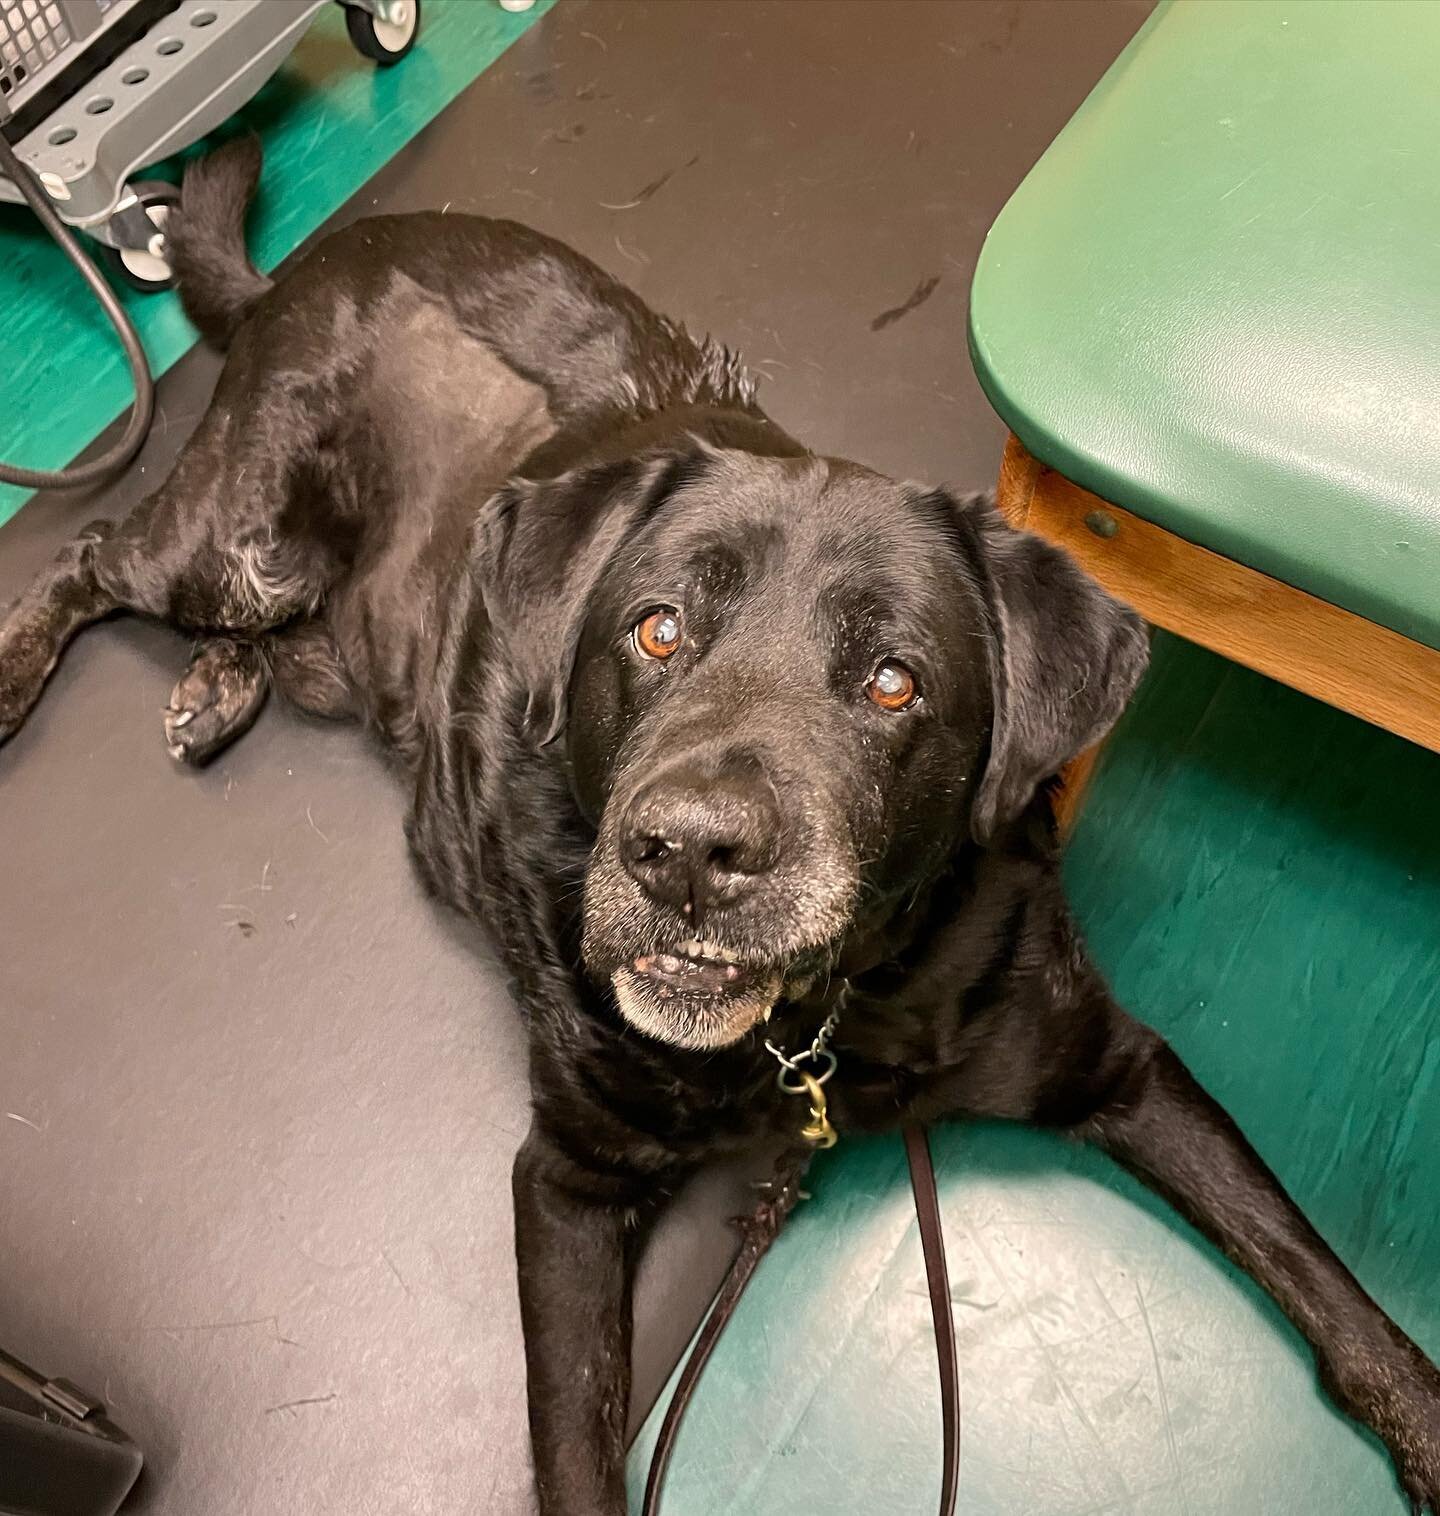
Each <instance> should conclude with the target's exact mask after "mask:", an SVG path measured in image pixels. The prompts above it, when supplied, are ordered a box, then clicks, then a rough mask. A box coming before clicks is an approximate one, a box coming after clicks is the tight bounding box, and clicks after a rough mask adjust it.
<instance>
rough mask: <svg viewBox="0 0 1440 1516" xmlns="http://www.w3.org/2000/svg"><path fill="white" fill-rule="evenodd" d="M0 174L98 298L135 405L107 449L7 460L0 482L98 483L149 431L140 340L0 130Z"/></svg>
mask: <svg viewBox="0 0 1440 1516" xmlns="http://www.w3.org/2000/svg"><path fill="white" fill-rule="evenodd" d="M0 173H3V174H4V175H5V176H6V177H7V178H8V179H9V180H10V181H11V183H13V184H14V185H15V187H16V188H17V189H18V190H19V191H20V193H21V194H22V195H24V197H25V199H26V201H27V202H28V204H29V206H30V209H31V210H33V211H34V212H35V214H36V215H37V216H38V217H39V218H40V224H41V225H42V226H43V227H44V228H45V230H46V231H47V232H49V233H50V235H51V237H53V238H54V239H55V242H56V244H57V245H58V246H59V248H60V250H61V252H63V253H64V254H65V256H66V257H67V258H68V259H69V260H70V262H71V263H73V264H74V265H75V268H76V269H77V271H78V272H79V274H80V277H81V278H82V279H83V280H84V281H85V282H86V284H88V285H89V286H90V289H91V291H92V292H93V294H94V296H95V298H96V299H97V300H98V301H99V302H100V308H101V309H102V310H103V311H104V312H105V314H106V316H107V317H108V318H109V320H110V324H111V326H113V327H114V328H115V333H116V335H117V336H118V337H119V338H120V345H121V346H122V347H123V348H124V349H125V356H126V358H127V359H128V360H129V363H130V378H131V381H132V383H133V384H134V386H135V403H134V405H132V406H131V408H130V420H129V421H128V422H127V423H126V426H125V434H124V435H123V436H122V437H121V438H120V440H119V441H118V442H117V443H116V444H115V445H114V447H111V448H107V449H106V450H105V451H104V452H103V453H102V454H101V455H100V456H99V457H98V458H92V459H91V460H90V462H89V463H78V464H75V465H74V466H73V467H71V468H62V469H40V468H19V467H17V466H16V465H13V464H9V463H0V483H4V484H18V485H21V486H23V487H24V488H26V489H34V490H47V489H48V490H56V489H73V488H74V487H75V486H76V485H81V484H99V483H101V482H103V481H104V480H106V479H110V478H112V477H113V476H114V475H116V474H118V473H119V472H120V470H121V469H123V468H124V467H125V465H126V464H127V463H129V462H130V460H131V459H132V458H133V457H134V456H135V454H136V453H138V452H139V451H140V445H141V443H143V442H144V441H145V437H146V435H147V433H148V432H149V430H150V421H151V418H152V417H153V416H154V414H155V381H154V379H152V378H151V376H150V365H149V363H148V362H147V361H146V358H145V349H144V348H143V347H142V346H141V344H140V334H139V333H138V332H137V331H136V330H135V325H134V323H133V322H132V321H131V320H130V317H129V316H127V315H126V314H125V308H124V306H122V305H121V304H120V301H119V299H118V298H117V296H116V294H115V291H114V290H112V289H111V288H110V286H109V285H108V284H107V283H106V282H105V278H104V276H103V275H102V274H101V273H100V271H99V270H98V269H97V268H96V267H95V265H94V264H93V263H92V262H91V261H90V259H89V258H88V257H87V256H86V254H85V251H84V249H83V248H82V247H81V246H80V244H79V242H78V241H77V240H76V238H75V234H74V233H73V232H72V231H71V230H70V228H69V227H68V226H66V225H65V223H64V222H63V221H62V220H61V219H60V217H59V216H57V215H56V214H55V208H54V206H52V205H51V204H50V197H49V195H47V194H46V193H45V190H44V188H43V187H42V186H41V184H40V182H39V181H38V180H37V179H36V177H35V175H34V174H33V173H32V172H31V171H30V169H29V168H27V167H26V165H25V164H23V163H21V162H20V160H19V159H18V158H17V157H16V156H15V150H14V148H12V147H11V146H10V144H9V143H8V142H7V141H6V140H5V137H4V135H3V134H0Z"/></svg>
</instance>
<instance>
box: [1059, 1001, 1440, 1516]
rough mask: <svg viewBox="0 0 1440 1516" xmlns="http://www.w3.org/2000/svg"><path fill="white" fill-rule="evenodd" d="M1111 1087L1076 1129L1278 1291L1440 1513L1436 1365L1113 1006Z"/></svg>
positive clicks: (1409, 1478) (1340, 1386)
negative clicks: (1115, 1056)
mask: <svg viewBox="0 0 1440 1516" xmlns="http://www.w3.org/2000/svg"><path fill="white" fill-rule="evenodd" d="M1115 1017H1116V1021H1115V1024H1116V1038H1115V1042H1114V1044H1112V1052H1114V1051H1116V1050H1117V1049H1119V1048H1124V1049H1125V1051H1124V1053H1123V1055H1122V1060H1121V1069H1122V1074H1121V1078H1120V1080H1119V1083H1118V1085H1117V1087H1116V1093H1115V1095H1114V1096H1113V1097H1112V1098H1111V1099H1110V1100H1109V1101H1108V1102H1107V1104H1106V1105H1105V1106H1104V1107H1103V1108H1102V1109H1101V1110H1100V1111H1099V1112H1098V1113H1097V1114H1096V1115H1095V1116H1094V1117H1093V1118H1092V1119H1091V1120H1090V1121H1089V1122H1088V1123H1087V1124H1086V1125H1085V1127H1083V1128H1082V1129H1081V1131H1082V1135H1084V1136H1086V1137H1088V1138H1089V1139H1090V1140H1092V1141H1093V1142H1095V1143H1096V1144H1098V1145H1099V1146H1100V1147H1102V1148H1103V1149H1105V1150H1106V1151H1107V1152H1109V1153H1110V1154H1111V1155H1112V1156H1113V1157H1114V1158H1116V1159H1117V1160H1118V1161H1119V1162H1120V1163H1121V1164H1123V1165H1124V1166H1125V1167H1126V1168H1127V1169H1129V1170H1131V1172H1133V1173H1134V1174H1135V1175H1137V1176H1138V1177H1139V1178H1140V1179H1141V1180H1143V1181H1144V1182H1145V1183H1146V1184H1147V1185H1149V1186H1150V1188H1151V1189H1153V1190H1156V1191H1157V1192H1158V1193H1159V1194H1161V1195H1163V1196H1164V1197H1165V1198H1166V1199H1167V1200H1169V1201H1170V1202H1171V1203H1172V1204H1173V1205H1174V1206H1175V1207H1176V1208H1177V1209H1178V1210H1179V1211H1180V1212H1181V1214H1182V1215H1184V1216H1185V1217H1186V1218H1187V1219H1188V1220H1189V1221H1191V1222H1192V1223H1193V1224H1194V1225H1195V1226H1196V1227H1198V1228H1199V1229H1200V1231H1202V1232H1203V1233H1205V1234H1206V1236H1208V1237H1209V1238H1210V1239H1211V1241H1213V1242H1215V1243H1216V1244H1217V1245H1218V1246H1219V1247H1221V1248H1222V1249H1223V1250H1224V1251H1225V1253H1226V1254H1228V1255H1229V1257H1230V1258H1232V1259H1233V1260H1234V1261H1235V1262H1236V1263H1237V1264H1239V1265H1240V1267H1241V1268H1243V1269H1244V1270H1245V1272H1246V1273H1247V1274H1249V1275H1250V1276H1251V1277H1252V1278H1254V1279H1255V1280H1256V1281H1257V1282H1258V1283H1260V1284H1261V1285H1263V1286H1264V1288H1265V1289H1266V1290H1268V1291H1269V1292H1270V1294H1271V1295H1272V1296H1274V1298H1275V1300H1276V1301H1277V1302H1278V1303H1279V1305H1280V1307H1281V1309H1282V1310H1283V1311H1284V1312H1285V1314H1286V1315H1287V1316H1289V1318H1290V1319H1291V1321H1293V1322H1294V1323H1295V1325H1296V1326H1297V1327H1298V1328H1299V1329H1300V1331H1301V1332H1302V1333H1303V1334H1304V1335H1305V1337H1306V1338H1307V1340H1308V1341H1309V1342H1310V1344H1311V1346H1312V1347H1313V1348H1314V1349H1315V1353H1316V1357H1317V1359H1318V1361H1319V1367H1320V1374H1321V1377H1322V1379H1323V1380H1324V1382H1325V1385H1326V1387H1327V1388H1328V1389H1329V1391H1330V1393H1331V1394H1332V1395H1333V1396H1334V1397H1335V1399H1336V1401H1337V1402H1338V1403H1339V1404H1340V1405H1341V1406H1342V1407H1343V1408H1344V1409H1345V1410H1346V1411H1347V1412H1349V1414H1350V1415H1352V1416H1354V1417H1355V1418H1356V1419H1357V1420H1359V1421H1362V1422H1364V1423H1365V1424H1366V1425H1368V1426H1369V1427H1370V1428H1371V1429H1372V1430H1373V1431H1374V1432H1375V1433H1376V1434H1377V1435H1378V1436H1379V1437H1380V1439H1381V1440H1382V1441H1383V1442H1384V1443H1385V1445H1386V1447H1387V1448H1388V1449H1389V1450H1390V1455H1391V1457H1392V1458H1393V1459H1394V1460H1395V1465H1396V1468H1397V1470H1398V1472H1399V1475H1400V1480H1401V1483H1402V1484H1403V1485H1404V1487H1405V1490H1406V1493H1407V1494H1408V1495H1409V1497H1410V1499H1411V1502H1412V1504H1413V1505H1414V1507H1415V1509H1416V1510H1417V1511H1433V1512H1440V1373H1437V1371H1436V1369H1435V1366H1434V1365H1433V1364H1432V1363H1431V1362H1430V1361H1429V1360H1428V1359H1427V1358H1426V1357H1425V1355H1424V1354H1423V1353H1422V1352H1421V1351H1420V1349H1419V1348H1418V1347H1417V1346H1416V1345H1415V1344H1414V1343H1413V1342H1412V1341H1411V1340H1410V1339H1409V1338H1408V1337H1407V1336H1406V1335H1405V1334H1404V1332H1402V1331H1401V1330H1400V1328H1399V1327H1397V1326H1396V1325H1395V1323H1394V1322H1393V1321H1391V1320H1390V1318H1389V1317H1388V1316H1386V1315H1385V1313H1384V1312H1383V1311H1382V1310H1381V1309H1380V1307H1379V1306H1377V1305H1376V1304H1375V1302H1374V1301H1373V1300H1371V1299H1370V1297H1369V1296H1368V1295H1367V1294H1366V1293H1365V1291H1364V1290H1363V1289H1361V1287H1360V1285H1359V1284H1358V1283H1357V1282H1356V1280H1355V1278H1354V1276H1353V1275H1352V1274H1351V1273H1350V1272H1349V1270H1348V1269H1347V1268H1346V1267H1345V1265H1344V1264H1342V1263H1341V1262H1340V1260H1339V1259H1338V1258H1337V1257H1336V1256H1335V1254H1334V1253H1333V1252H1331V1250H1330V1249H1329V1247H1327V1246H1326V1244H1325V1242H1324V1240H1323V1239H1322V1238H1321V1237H1320V1235H1319V1234H1318V1233H1317V1232H1316V1231H1315V1229H1314V1227H1312V1226H1311V1225H1310V1223H1309V1222H1308V1221H1307V1220H1306V1219H1305V1217H1304V1216H1303V1215H1302V1214H1301V1212H1300V1209H1299V1207H1298V1206H1296V1205H1295V1203H1294V1202H1293V1201H1292V1200H1291V1199H1290V1197H1289V1196H1288V1195H1287V1194H1286V1193H1285V1191H1284V1190H1283V1189H1282V1188H1281V1186H1280V1182H1279V1181H1278V1180H1277V1179H1276V1178H1275V1176H1274V1175H1273V1174H1272V1173H1271V1172H1270V1170H1269V1169H1268V1168H1266V1166H1265V1164H1264V1163H1263V1162H1262V1161H1261V1159H1260V1158H1259V1156H1258V1155H1257V1154H1256V1152H1255V1151H1254V1149H1253V1148H1251V1146H1250V1144H1249V1143H1248V1142H1247V1141H1246V1140H1245V1138H1244V1137H1243V1136H1242V1135H1241V1133H1240V1131H1239V1129H1238V1128H1237V1127H1236V1125H1235V1123H1234V1122H1233V1121H1232V1120H1231V1119H1230V1118H1229V1116H1227V1115H1226V1114H1225V1112H1224V1111H1223V1110H1221V1108H1220V1107H1219V1106H1218V1105H1217V1104H1216V1103H1215V1101H1213V1100H1212V1099H1211V1098H1210V1096H1209V1095H1207V1094H1206V1093H1205V1091H1204V1090H1203V1089H1201V1087H1200V1085H1199V1084H1198V1083H1197V1082H1196V1081H1195V1079H1194V1077H1193V1076H1192V1075H1191V1074H1190V1072H1189V1070H1188V1069H1186V1067H1185V1066H1184V1064H1183V1063H1181V1061H1180V1059H1179V1058H1178V1057H1177V1056H1176V1055H1175V1053H1174V1052H1173V1051H1172V1050H1171V1049H1170V1048H1169V1047H1168V1046H1167V1045H1166V1044H1165V1043H1164V1042H1163V1041H1162V1040H1161V1039H1160V1038H1159V1037H1158V1036H1157V1035H1156V1034H1155V1033H1153V1032H1151V1031H1149V1030H1148V1029H1146V1028H1142V1027H1140V1026H1139V1025H1138V1024H1137V1023H1135V1022H1133V1021H1131V1020H1130V1019H1129V1018H1128V1017H1125V1016H1124V1015H1123V1013H1121V1012H1116V1013H1115Z"/></svg>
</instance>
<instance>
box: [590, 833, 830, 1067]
mask: <svg viewBox="0 0 1440 1516" xmlns="http://www.w3.org/2000/svg"><path fill="white" fill-rule="evenodd" d="M617 833H618V828H617V826H616V825H615V824H614V823H613V822H612V821H610V820H609V819H608V817H607V821H606V822H604V823H602V826H601V831H600V836H599V838H598V840H597V843H596V847H595V850H594V853H593V854H592V856H591V860H590V865H589V868H588V870H587V873H586V879H585V904H584V940H583V947H582V951H583V956H584V959H585V963H586V966H587V967H588V968H589V970H590V972H591V973H592V974H594V975H595V976H596V978H599V979H608V980H609V982H610V984H611V986H612V988H613V990H614V993H615V999H616V1004H617V1005H618V1007H619V1010H620V1012H621V1014H622V1015H623V1016H624V1017H625V1019H626V1020H627V1021H629V1022H630V1023H631V1025H633V1026H634V1027H636V1028H637V1029H638V1030H639V1031H642V1032H644V1033H645V1034H646V1035H648V1036H651V1037H655V1038H657V1039H659V1040H660V1041H663V1042H667V1043H670V1044H672V1045H674V1046H677V1047H685V1048H694V1049H708V1048H716V1047H724V1046H727V1045H729V1044H730V1043H733V1042H736V1041H738V1040H739V1039H740V1038H741V1037H743V1036H744V1035H745V1034H746V1033H747V1032H748V1031H750V1030H751V1029H752V1028H753V1027H755V1026H756V1025H757V1024H758V1023H760V1022H761V1021H762V1020H764V1019H765V1018H766V1017H768V1015H769V1014H770V1012H771V1010H772V1009H773V1008H774V1006H775V1004H776V1003H777V1001H779V1000H780V999H781V998H782V996H783V995H784V994H785V992H786V991H787V989H788V990H790V992H792V993H799V992H802V989H803V986H804V985H805V984H807V983H808V982H809V981H810V980H811V979H813V978H814V977H816V975H817V974H819V973H823V972H824V965H825V964H826V963H828V962H829V961H830V959H831V958H832V957H833V954H834V951H835V948H836V945H837V943H838V941H839V939H840V938H841V937H843V935H844V933H845V931H846V929H847V928H848V927H849V925H850V923H851V920H852V913H853V909H854V905H855V901H856V899H857V897H858V894H859V871H858V866H857V863H856V859H855V854H854V849H853V848H852V847H850V846H849V841H848V838H847V837H844V836H843V834H842V833H841V828H840V827H839V826H836V825H831V826H822V827H819V828H811V829H809V836H808V838H807V842H806V845H805V846H803V847H802V848H800V849H798V850H797V856H795V857H793V858H790V859H787V860H786V861H785V862H784V863H782V864H781V865H780V866H779V867H777V868H775V869H774V870H772V871H769V872H767V873H766V874H765V875H764V876H763V878H760V879H757V880H755V881H752V882H751V883H750V885H749V887H748V889H747V892H746V894H745V896H744V898H743V899H742V900H739V901H731V902H728V903H726V904H724V905H723V906H720V907H718V908H712V909H708V910H704V911H702V912H700V913H699V917H698V919H697V917H696V914H695V913H694V912H693V910H692V911H690V912H687V911H686V909H685V907H684V906H683V905H682V906H680V907H678V908H677V907H676V906H675V905H674V904H673V903H670V902H668V901H666V900H663V899H657V898H656V896H655V895H654V894H652V893H651V892H650V891H647V889H646V888H645V887H644V885H643V884H642V883H641V882H640V881H639V880H637V879H636V877H635V876H634V874H633V873H632V872H631V871H630V870H628V869H627V868H626V865H625V862H624V858H623V856H622V851H621V843H620V839H619V837H618V835H617ZM642 877H643V876H642Z"/></svg>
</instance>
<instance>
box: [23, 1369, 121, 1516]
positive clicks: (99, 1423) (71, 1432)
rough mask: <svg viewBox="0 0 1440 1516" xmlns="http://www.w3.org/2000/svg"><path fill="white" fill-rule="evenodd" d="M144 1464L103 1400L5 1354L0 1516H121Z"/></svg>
mask: <svg viewBox="0 0 1440 1516" xmlns="http://www.w3.org/2000/svg"><path fill="white" fill-rule="evenodd" d="M141 1461H142V1460H141V1455H140V1450H139V1448H137V1447H136V1446H135V1444H134V1443H133V1442H131V1441H130V1439H129V1438H128V1437H127V1436H126V1435H125V1433H124V1432H122V1431H121V1430H120V1428H119V1427H117V1426H116V1425H115V1423H114V1422H113V1421H111V1420H110V1417H109V1415H108V1414H107V1412H106V1408H105V1405H104V1403H103V1402H102V1401H99V1400H97V1399H96V1398H95V1396H93V1395H91V1394H90V1393H88V1391H85V1390H82V1389H81V1388H80V1387H79V1386H78V1385H75V1384H71V1382H70V1381H69V1380H68V1379H46V1378H45V1376H44V1375H43V1374H39V1373H37V1372H36V1371H35V1370H34V1369H32V1368H30V1367H29V1366H28V1365H27V1364H24V1363H21V1361H20V1360H19V1359H18V1358H12V1357H11V1356H10V1354H9V1353H6V1352H3V1351H0V1516H113V1513H114V1512H115V1511H117V1510H118V1509H119V1507H120V1502H121V1501H122V1500H124V1499H125V1497H126V1495H128V1494H129V1493H130V1490H131V1488H132V1487H133V1486H134V1483H135V1481H136V1480H137V1479H138V1478H139V1477H140V1464H141Z"/></svg>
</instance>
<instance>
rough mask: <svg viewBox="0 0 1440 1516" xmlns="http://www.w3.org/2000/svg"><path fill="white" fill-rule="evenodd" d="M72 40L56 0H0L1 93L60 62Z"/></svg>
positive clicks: (39, 74)
mask: <svg viewBox="0 0 1440 1516" xmlns="http://www.w3.org/2000/svg"><path fill="white" fill-rule="evenodd" d="M73 40H74V39H73V37H72V35H71V32H70V27H69V24H68V23H67V21H66V19H65V15H64V12H62V11H61V9H60V7H59V5H58V4H56V3H55V0H48V3H46V0H8V3H6V0H0V94H3V95H12V94H14V93H15V91H16V90H18V89H19V88H20V87H21V85H23V84H25V83H26V82H27V81H28V80H34V79H38V78H40V77H41V75H43V74H44V73H45V71H46V70H47V69H52V68H55V67H57V66H58V65H59V64H60V63H63V62H64V55H65V52H66V49H67V48H69V47H70V46H71V45H72V42H73Z"/></svg>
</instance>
